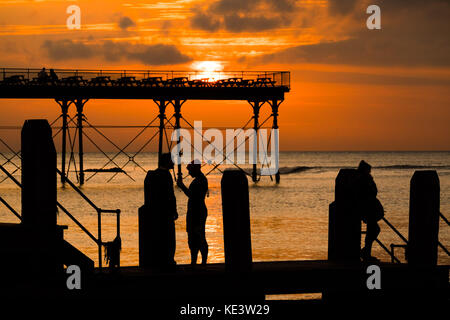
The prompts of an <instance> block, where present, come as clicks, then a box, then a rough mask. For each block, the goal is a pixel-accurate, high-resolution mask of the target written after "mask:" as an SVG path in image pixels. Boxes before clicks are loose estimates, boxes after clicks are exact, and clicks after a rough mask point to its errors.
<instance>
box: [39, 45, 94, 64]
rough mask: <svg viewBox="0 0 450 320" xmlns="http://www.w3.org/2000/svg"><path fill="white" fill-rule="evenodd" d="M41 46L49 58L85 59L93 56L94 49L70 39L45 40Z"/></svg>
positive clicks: (57, 59)
mask: <svg viewBox="0 0 450 320" xmlns="http://www.w3.org/2000/svg"><path fill="white" fill-rule="evenodd" d="M42 47H43V48H44V49H46V50H47V52H48V56H49V57H50V59H52V60H55V61H59V60H69V59H87V58H91V57H93V56H94V54H95V53H94V50H93V49H92V48H91V47H89V46H87V45H85V44H84V43H81V42H73V41H72V40H59V41H51V40H47V41H45V42H44V43H43V45H42Z"/></svg>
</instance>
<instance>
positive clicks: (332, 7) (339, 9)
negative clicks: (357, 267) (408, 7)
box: [328, 0, 396, 15]
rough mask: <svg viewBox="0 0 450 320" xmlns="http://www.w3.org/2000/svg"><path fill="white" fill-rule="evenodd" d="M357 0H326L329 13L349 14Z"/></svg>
mask: <svg viewBox="0 0 450 320" xmlns="http://www.w3.org/2000/svg"><path fill="white" fill-rule="evenodd" d="M395 1H396V0H394V2H395ZM357 2H358V0H328V10H329V11H330V13H331V14H340V15H345V14H349V13H351V12H353V9H354V8H355V5H356V3H357Z"/></svg>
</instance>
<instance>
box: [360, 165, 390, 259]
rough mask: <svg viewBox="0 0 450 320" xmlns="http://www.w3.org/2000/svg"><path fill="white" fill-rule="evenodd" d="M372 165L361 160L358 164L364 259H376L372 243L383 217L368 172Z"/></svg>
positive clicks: (382, 211)
mask: <svg viewBox="0 0 450 320" xmlns="http://www.w3.org/2000/svg"><path fill="white" fill-rule="evenodd" d="M371 169H372V167H371V166H370V164H368V163H367V162H365V161H364V160H362V161H361V162H360V163H359V166H358V205H359V210H360V212H361V218H362V220H363V222H364V223H366V225H367V230H366V238H365V241H364V248H363V249H362V250H361V258H362V259H363V260H364V261H370V260H377V259H376V258H374V257H372V244H373V242H374V241H375V240H376V239H377V237H378V235H379V234H380V227H379V226H378V221H379V220H380V219H381V218H383V216H384V210H383V206H382V205H381V203H380V201H379V200H378V199H377V193H378V189H377V185H376V184H375V181H374V180H373V177H372V175H371V174H370V171H371Z"/></svg>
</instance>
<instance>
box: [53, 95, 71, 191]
mask: <svg viewBox="0 0 450 320" xmlns="http://www.w3.org/2000/svg"><path fill="white" fill-rule="evenodd" d="M56 102H57V103H58V104H59V105H60V106H61V112H62V141H61V173H62V175H61V183H62V184H63V185H64V184H65V183H66V149H67V147H66V144H67V129H68V126H67V113H68V111H69V105H70V103H69V102H68V101H67V100H60V101H58V100H56Z"/></svg>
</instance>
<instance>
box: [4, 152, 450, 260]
mask: <svg viewBox="0 0 450 320" xmlns="http://www.w3.org/2000/svg"><path fill="white" fill-rule="evenodd" d="M112 155H113V154H110V156H112ZM58 157H59V155H58ZM85 157H86V158H85V159H86V160H85V161H86V163H85V169H93V168H101V167H103V165H104V164H105V163H106V162H107V159H106V158H105V156H104V155H102V154H100V153H87V154H86V155H85ZM361 159H364V160H366V161H368V162H369V163H370V164H372V166H373V171H372V174H373V176H374V178H375V181H376V183H377V186H378V190H379V198H380V200H381V201H382V203H383V205H384V207H385V209H386V218H387V219H388V220H389V221H391V223H392V224H393V225H394V226H396V227H397V228H398V229H399V230H400V232H401V233H402V234H403V235H405V236H406V237H407V235H408V205H409V183H410V179H411V176H412V174H413V173H414V171H415V170H420V169H436V170H437V172H438V174H439V178H440V183H441V212H442V213H443V214H444V215H445V216H446V217H447V218H450V152H282V153H281V154H280V167H281V169H280V170H281V172H282V175H281V183H280V184H279V185H275V183H274V182H273V181H271V179H270V178H269V177H262V179H261V181H259V182H258V183H257V184H254V183H252V182H249V185H250V206H251V232H252V249H253V259H254V261H264V260H302V259H326V257H327V241H328V205H329V204H330V202H332V201H333V199H334V183H335V178H336V176H337V173H338V171H339V169H340V168H344V167H355V166H357V164H358V163H359V161H360V160H361ZM15 160H16V162H17V163H18V161H17V158H16V159H15ZM116 160H117V163H118V164H119V165H123V164H125V163H126V162H127V161H128V158H124V157H118V158H116ZM136 161H137V162H138V163H139V164H140V165H141V166H142V167H143V168H144V169H146V170H149V169H153V168H155V167H156V163H157V157H156V154H155V153H143V154H141V155H139V157H137V158H136ZM107 167H109V168H110V167H112V165H111V164H110V165H108V166H107ZM209 168H211V167H208V166H207V167H205V170H204V171H205V172H207V171H209ZM7 169H8V170H9V171H10V172H12V171H14V170H15V167H14V166H13V165H12V164H8V165H7ZM72 169H73V165H72V166H71V170H72ZM222 169H223V168H222ZM125 170H126V172H127V174H129V176H131V177H132V178H133V179H134V181H133V180H131V179H130V178H129V177H128V176H127V175H125V174H123V173H119V174H117V175H116V176H115V177H114V178H113V179H112V180H111V181H110V182H107V181H108V180H109V179H110V178H111V177H113V173H98V174H96V175H95V176H93V177H91V175H92V173H86V178H87V179H89V180H88V181H87V183H86V184H85V186H83V187H82V190H83V192H85V193H86V195H87V196H88V197H89V198H90V199H91V200H92V201H93V202H94V203H95V204H96V205H97V206H98V207H101V208H103V209H121V211H122V214H121V238H122V246H123V250H122V255H121V264H122V265H137V264H138V214H137V213H138V208H139V207H140V206H141V205H142V204H143V201H144V190H143V181H144V178H145V172H144V171H143V170H142V169H141V168H140V167H139V166H137V165H136V164H133V163H129V164H128V165H127V166H126V167H125ZM15 176H16V177H17V178H18V179H19V180H20V171H17V172H16V173H15ZM3 178H4V175H2V174H0V181H1V180H3ZM70 178H71V180H73V181H76V176H75V174H74V173H73V172H72V173H71V176H70ZM220 179H221V173H220V172H219V171H214V172H213V173H211V174H209V175H208V180H209V187H210V190H209V197H208V198H207V200H206V204H207V206H208V219H207V226H206V237H207V240H208V243H209V259H208V261H209V262H211V263H213V262H223V261H224V248H223V228H222V210H221V196H220ZM190 181H191V179H190V178H187V179H186V182H187V183H189V182H190ZM175 194H176V197H177V206H178V213H179V219H178V220H177V222H176V229H177V251H176V261H177V262H178V263H181V264H183V263H189V260H190V258H189V257H190V255H189V249H188V245H187V235H186V232H185V223H186V219H185V218H186V204H187V198H186V197H185V196H184V194H182V192H181V191H179V190H178V189H177V188H176V189H175ZM0 195H1V196H2V197H3V198H5V199H6V200H7V201H8V202H9V203H10V204H11V205H12V206H13V207H14V208H16V210H18V211H19V212H20V191H19V189H18V188H17V187H16V186H15V185H14V184H13V183H12V182H10V181H5V182H3V183H0ZM58 199H59V201H60V202H61V203H62V204H63V205H64V206H65V207H66V208H67V209H68V210H69V211H70V212H71V213H72V214H73V215H74V216H75V217H76V218H77V219H78V220H79V221H80V222H81V223H83V224H84V225H85V226H86V227H87V228H88V229H89V230H90V231H91V232H92V233H93V234H94V235H97V213H96V212H95V210H94V209H92V208H91V207H89V206H88V205H87V203H86V202H85V201H84V200H83V199H82V198H81V197H80V196H79V195H78V194H77V193H75V192H74V191H73V190H72V189H71V188H70V187H66V188H63V187H62V186H61V185H59V186H58ZM0 221H1V222H18V219H17V218H16V217H15V216H14V215H12V214H11V213H10V212H9V211H8V210H7V209H6V208H5V207H4V206H2V205H0ZM115 222H116V220H115V216H114V215H112V214H104V215H103V224H102V237H103V240H104V241H109V240H112V239H113V238H114V237H115V232H116V223H115ZM58 223H59V224H63V225H68V226H69V229H68V230H66V232H65V237H66V239H68V241H70V242H71V243H72V244H73V245H75V246H76V247H78V248H79V249H80V250H82V251H83V252H85V253H86V254H88V255H89V256H90V257H91V258H92V259H93V260H94V261H96V264H98V253H97V248H96V245H95V243H94V242H93V241H92V240H91V239H90V238H89V237H88V236H87V235H86V234H84V233H83V232H82V231H81V230H80V229H79V228H78V227H77V226H76V225H75V224H74V223H73V222H72V221H70V220H69V219H68V218H67V217H66V216H65V214H64V213H63V212H60V213H59V216H58ZM379 238H380V240H381V241H382V242H384V243H385V244H386V245H387V246H389V245H390V244H391V243H397V244H400V243H401V240H400V239H399V238H398V237H397V236H396V235H395V234H394V233H393V232H392V231H391V230H390V229H389V228H388V227H387V226H386V225H385V224H384V223H382V222H381V234H380V236H379ZM439 239H440V242H441V243H443V244H444V245H446V247H450V227H448V226H447V225H446V224H444V222H441V223H440V233H439ZM398 252H399V253H400V254H399V258H401V260H403V261H404V256H403V253H402V251H401V249H399V251H398ZM374 255H376V256H378V257H379V258H381V259H382V260H385V261H389V260H390V257H389V256H388V255H387V254H386V253H385V252H383V251H382V249H381V248H380V247H379V246H378V245H376V244H375V245H374ZM439 263H440V264H450V258H449V257H448V256H446V254H445V253H444V252H443V251H442V250H441V249H439Z"/></svg>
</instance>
